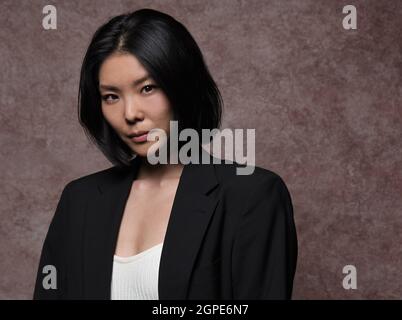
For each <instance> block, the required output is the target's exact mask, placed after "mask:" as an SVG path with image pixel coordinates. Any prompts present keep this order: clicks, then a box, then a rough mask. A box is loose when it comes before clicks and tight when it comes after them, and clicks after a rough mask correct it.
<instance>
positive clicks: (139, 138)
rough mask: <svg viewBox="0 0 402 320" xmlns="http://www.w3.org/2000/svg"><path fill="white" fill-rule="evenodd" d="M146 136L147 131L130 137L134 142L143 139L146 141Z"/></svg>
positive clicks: (142, 140)
mask: <svg viewBox="0 0 402 320" xmlns="http://www.w3.org/2000/svg"><path fill="white" fill-rule="evenodd" d="M147 136H148V132H146V133H144V134H142V135H140V136H136V137H131V138H130V139H131V140H132V141H134V142H144V141H147Z"/></svg>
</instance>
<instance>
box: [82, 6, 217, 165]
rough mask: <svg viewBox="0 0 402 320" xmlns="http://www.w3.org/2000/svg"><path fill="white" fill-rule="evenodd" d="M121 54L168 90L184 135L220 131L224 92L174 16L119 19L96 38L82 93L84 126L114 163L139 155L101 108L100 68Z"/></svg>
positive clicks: (149, 13) (139, 14) (148, 13)
mask: <svg viewBox="0 0 402 320" xmlns="http://www.w3.org/2000/svg"><path fill="white" fill-rule="evenodd" d="M116 52H122V53H129V54H133V55H134V56H135V57H136V58H137V59H138V60H139V61H140V63H141V64H142V65H143V67H144V68H145V69H146V70H147V72H148V73H149V74H150V76H151V77H152V78H153V79H154V80H155V81H156V83H157V85H158V86H159V87H160V88H161V89H162V90H163V91H164V93H165V94H166V96H167V98H168V100H169V102H170V105H171V107H172V108H173V115H174V120H177V121H178V129H179V133H180V131H181V130H182V129H185V128H192V129H194V130H196V131H197V133H198V134H199V136H200V137H201V132H202V131H201V130H202V129H210V130H212V129H215V128H219V127H220V125H221V117H222V108H223V101H222V98H221V94H220V92H219V89H218V87H217V86H216V84H215V82H214V80H213V79H212V77H211V75H210V73H209V71H208V68H207V66H206V64H205V62H204V58H203V56H202V53H201V50H200V48H199V47H198V45H197V43H196V42H195V40H194V39H193V37H192V36H191V34H190V33H189V32H188V30H187V29H186V28H185V27H184V26H183V25H182V24H181V23H180V22H178V21H177V20H175V19H174V18H172V17H171V16H169V15H167V14H165V13H162V12H159V11H156V10H152V9H141V10H137V11H134V12H131V13H127V14H122V15H118V16H115V17H113V18H112V19H110V20H109V21H108V22H107V23H105V24H104V25H102V26H101V27H100V28H99V29H98V30H97V31H96V32H95V34H94V35H93V38H92V40H91V42H90V44H89V47H88V50H87V52H86V54H85V57H84V60H83V64H82V68H81V74H80V84H79V93H78V118H79V122H80V124H81V126H82V127H83V128H84V131H85V134H86V135H87V137H88V138H89V139H90V140H91V141H92V142H94V143H95V145H96V146H97V147H98V148H99V149H100V150H101V151H102V153H103V154H104V155H105V156H106V158H108V159H109V161H110V162H112V163H113V164H114V165H117V166H119V167H127V166H129V165H130V164H131V160H132V159H133V156H134V157H135V154H134V152H133V151H132V150H131V149H130V148H129V147H128V146H127V145H126V143H125V142H124V141H122V140H121V138H120V137H119V136H118V135H117V133H116V132H115V131H114V129H113V128H112V127H111V126H110V125H109V123H108V122H107V121H106V120H105V118H104V116H103V114H102V109H101V95H100V92H99V69H100V66H101V64H102V63H103V61H105V59H106V58H107V57H109V56H110V55H111V54H113V53H116ZM184 143H185V142H184ZM181 144H183V143H181V142H180V141H179V146H180V145H181Z"/></svg>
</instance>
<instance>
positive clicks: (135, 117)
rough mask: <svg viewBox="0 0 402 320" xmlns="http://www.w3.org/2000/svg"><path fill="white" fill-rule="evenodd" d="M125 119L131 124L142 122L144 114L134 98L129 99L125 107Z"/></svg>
mask: <svg viewBox="0 0 402 320" xmlns="http://www.w3.org/2000/svg"><path fill="white" fill-rule="evenodd" d="M124 113H125V118H126V120H127V121H129V122H136V121H139V120H142V119H143V117H144V114H143V112H142V110H141V108H140V106H139V104H138V102H136V101H135V99H134V98H127V99H126V100H125V105H124Z"/></svg>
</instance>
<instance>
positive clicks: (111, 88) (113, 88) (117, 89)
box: [99, 74, 152, 92]
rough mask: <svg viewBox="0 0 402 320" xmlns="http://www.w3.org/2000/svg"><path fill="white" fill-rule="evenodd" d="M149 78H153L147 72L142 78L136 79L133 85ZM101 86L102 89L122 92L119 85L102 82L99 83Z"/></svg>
mask: <svg viewBox="0 0 402 320" xmlns="http://www.w3.org/2000/svg"><path fill="white" fill-rule="evenodd" d="M147 80H152V78H151V77H150V76H149V75H148V74H146V75H145V76H143V77H141V78H139V79H137V80H135V81H134V82H133V86H138V85H139V84H140V83H143V82H145V81H147ZM99 88H100V89H103V90H111V91H116V92H120V89H119V88H118V87H116V86H112V85H108V84H100V85H99Z"/></svg>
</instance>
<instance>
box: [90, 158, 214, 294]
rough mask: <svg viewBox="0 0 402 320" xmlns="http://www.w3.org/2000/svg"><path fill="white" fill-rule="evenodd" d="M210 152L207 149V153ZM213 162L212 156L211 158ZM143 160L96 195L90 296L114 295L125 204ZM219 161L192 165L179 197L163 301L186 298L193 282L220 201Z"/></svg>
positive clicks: (162, 275) (164, 258) (166, 251)
mask: <svg viewBox="0 0 402 320" xmlns="http://www.w3.org/2000/svg"><path fill="white" fill-rule="evenodd" d="M202 152H205V151H202ZM210 160H211V162H212V158H210ZM138 169H139V161H138V160H137V158H135V159H134V160H133V162H132V167H131V168H128V169H122V170H121V171H119V173H118V174H116V176H113V177H110V178H108V179H107V181H103V182H99V184H98V189H99V190H98V191H99V192H98V193H97V195H96V196H95V198H94V199H90V201H89V203H88V210H87V215H86V224H85V232H84V266H83V267H84V268H83V271H84V286H83V288H84V297H86V298H90V299H110V298H111V296H110V294H111V281H112V271H113V255H114V253H115V248H116V244H117V237H118V233H119V228H120V224H121V220H122V217H123V213H124V208H125V205H126V202H127V200H128V196H129V194H130V190H131V185H132V183H133V180H134V179H136V177H137V174H138ZM217 185H218V181H217V179H216V175H215V169H214V165H213V164H212V163H211V164H204V165H201V164H191V163H190V164H187V165H185V166H184V168H183V172H182V175H181V177H180V181H179V185H178V188H177V191H176V195H175V198H174V201H173V207H172V211H171V213H170V217H169V222H168V226H167V230H166V234H165V239H164V244H163V248H162V255H161V260H160V266H159V281H158V291H159V299H160V300H164V299H179V300H181V299H186V296H187V289H188V284H189V280H190V276H191V271H192V269H193V266H194V262H195V259H196V256H197V253H198V250H199V248H200V246H201V243H202V239H203V235H204V233H205V231H206V228H207V225H208V222H209V221H210V218H211V216H212V214H213V212H214V209H215V207H216V205H217V204H218V201H219V200H218V199H216V198H214V197H212V196H211V195H210V194H209V192H210V191H211V190H212V189H214V188H215V187H216V186H217Z"/></svg>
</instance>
